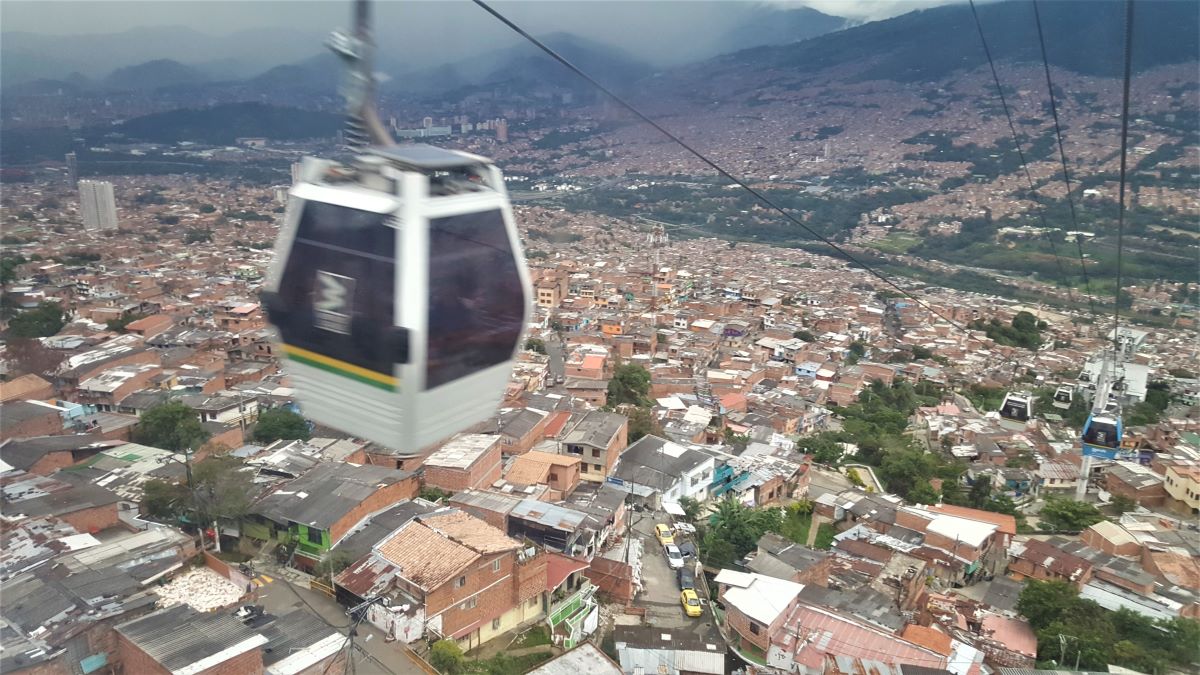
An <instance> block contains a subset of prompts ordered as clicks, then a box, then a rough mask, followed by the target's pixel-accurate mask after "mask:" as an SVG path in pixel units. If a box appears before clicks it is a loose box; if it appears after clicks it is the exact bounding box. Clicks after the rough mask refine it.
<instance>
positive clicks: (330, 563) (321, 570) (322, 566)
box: [313, 549, 354, 579]
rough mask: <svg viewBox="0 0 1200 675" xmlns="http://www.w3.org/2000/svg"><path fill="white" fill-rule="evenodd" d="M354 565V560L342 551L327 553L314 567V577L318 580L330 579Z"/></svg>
mask: <svg viewBox="0 0 1200 675" xmlns="http://www.w3.org/2000/svg"><path fill="white" fill-rule="evenodd" d="M353 563H354V558H353V557H351V555H350V554H349V553H348V552H347V551H345V550H342V549H337V550H333V551H327V552H326V553H325V555H324V556H322V557H321V560H320V562H318V563H317V564H316V566H315V567H313V576H314V577H317V578H318V579H328V578H329V577H330V576H336V575H338V574H339V573H341V571H342V570H344V569H346V568H347V567H349V566H350V565H352V564H353Z"/></svg>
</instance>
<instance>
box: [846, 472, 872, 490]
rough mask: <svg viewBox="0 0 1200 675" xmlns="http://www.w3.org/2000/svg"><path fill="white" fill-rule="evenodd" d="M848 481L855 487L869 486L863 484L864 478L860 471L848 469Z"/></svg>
mask: <svg viewBox="0 0 1200 675" xmlns="http://www.w3.org/2000/svg"><path fill="white" fill-rule="evenodd" d="M846 480H848V481H850V484H851V485H853V486H854V487H859V488H865V487H867V484H866V483H864V482H863V479H862V476H860V475H858V469H846Z"/></svg>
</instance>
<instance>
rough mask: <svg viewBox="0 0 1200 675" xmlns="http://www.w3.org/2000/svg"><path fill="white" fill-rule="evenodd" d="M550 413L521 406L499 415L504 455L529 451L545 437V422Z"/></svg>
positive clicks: (548, 418)
mask: <svg viewBox="0 0 1200 675" xmlns="http://www.w3.org/2000/svg"><path fill="white" fill-rule="evenodd" d="M549 420H550V414H549V413H545V412H542V411H541V410H533V409H531V408H523V409H521V410H514V411H512V412H510V413H507V414H505V415H501V417H500V444H501V445H502V446H503V447H502V448H501V450H502V452H503V453H504V454H506V455H520V454H522V453H525V452H529V450H530V449H531V448H533V446H535V445H537V444H538V443H539V442H540V441H541V440H542V439H543V438H545V431H546V423H547V422H548V421H549Z"/></svg>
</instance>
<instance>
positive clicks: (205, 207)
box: [199, 204, 217, 213]
mask: <svg viewBox="0 0 1200 675" xmlns="http://www.w3.org/2000/svg"><path fill="white" fill-rule="evenodd" d="M216 210H217V207H215V206H213V205H212V204H201V205H200V209H199V211H200V213H212V212H214V211H216Z"/></svg>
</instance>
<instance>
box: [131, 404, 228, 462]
mask: <svg viewBox="0 0 1200 675" xmlns="http://www.w3.org/2000/svg"><path fill="white" fill-rule="evenodd" d="M209 436H211V434H209V433H208V432H207V431H205V429H204V427H203V426H202V425H201V424H200V418H199V417H197V415H196V411H194V410H192V409H191V408H189V407H187V406H186V405H184V404H182V403H180V402H179V401H168V402H166V403H163V404H161V405H157V406H155V407H153V408H151V409H149V410H147V411H146V412H145V413H143V414H142V418H141V419H140V420H139V421H138V425H137V429H136V430H135V431H134V434H133V438H134V441H136V442H138V443H141V444H143V445H149V446H152V447H155V448H162V449H164V450H170V451H172V452H189V451H191V450H194V449H195V448H198V447H200V444H201V443H203V442H204V441H206V440H208V437H209Z"/></svg>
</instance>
